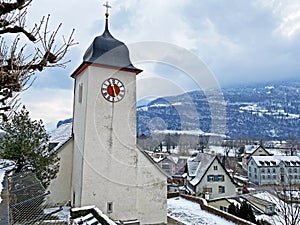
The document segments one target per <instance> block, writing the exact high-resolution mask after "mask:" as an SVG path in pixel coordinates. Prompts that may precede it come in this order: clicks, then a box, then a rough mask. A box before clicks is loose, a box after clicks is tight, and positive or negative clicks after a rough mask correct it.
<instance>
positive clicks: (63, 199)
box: [47, 139, 74, 205]
mask: <svg viewBox="0 0 300 225" xmlns="http://www.w3.org/2000/svg"><path fill="white" fill-rule="evenodd" d="M73 144H74V143H73V140H72V139H71V140H70V141H68V142H67V143H66V144H65V145H63V146H62V147H61V149H60V151H59V152H58V157H59V158H60V161H59V163H60V165H59V172H58V174H57V177H56V178H55V179H54V180H52V181H51V184H50V185H49V187H48V190H49V191H50V196H49V198H48V199H47V200H48V202H49V203H52V204H59V205H62V204H65V203H67V202H68V201H69V200H71V192H70V191H71V189H70V187H71V177H72V165H73Z"/></svg>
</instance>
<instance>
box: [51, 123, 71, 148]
mask: <svg viewBox="0 0 300 225" xmlns="http://www.w3.org/2000/svg"><path fill="white" fill-rule="evenodd" d="M71 137H72V122H70V123H64V124H61V125H60V126H59V127H58V128H56V129H55V130H53V131H52V132H51V134H50V139H49V143H58V144H57V145H56V146H55V148H54V150H57V149H59V148H60V147H61V146H62V145H63V144H64V143H66V142H67V141H68V140H69V139H70V138H71Z"/></svg>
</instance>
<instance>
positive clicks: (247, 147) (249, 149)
mask: <svg viewBox="0 0 300 225" xmlns="http://www.w3.org/2000/svg"><path fill="white" fill-rule="evenodd" d="M258 147H259V145H245V153H247V154H251V153H253V152H254V151H255V150H256V149H257V148H258Z"/></svg>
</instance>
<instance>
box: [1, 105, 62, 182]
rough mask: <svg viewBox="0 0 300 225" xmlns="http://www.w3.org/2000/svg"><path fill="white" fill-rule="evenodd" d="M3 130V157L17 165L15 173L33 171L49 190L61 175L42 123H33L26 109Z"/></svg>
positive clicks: (2, 126) (4, 124) (3, 124)
mask: <svg viewBox="0 0 300 225" xmlns="http://www.w3.org/2000/svg"><path fill="white" fill-rule="evenodd" d="M0 128H1V129H2V130H3V131H4V132H5V133H4V135H3V136H2V137H1V140H0V157H1V158H4V159H9V160H13V161H15V162H16V167H15V172H21V171H26V170H31V171H33V172H34V173H35V175H36V176H37V178H38V179H39V180H40V181H41V182H42V184H43V185H44V186H45V187H46V186H48V185H49V184H50V181H51V180H52V179H54V178H55V177H56V174H57V172H58V169H59V158H58V157H57V155H56V154H55V153H50V152H49V148H48V140H49V136H48V134H47V133H46V130H45V128H44V126H43V122H42V121H41V120H40V121H37V120H31V118H30V117H29V112H28V111H27V110H26V108H25V106H23V108H22V109H21V110H20V112H15V113H14V115H13V116H12V118H11V119H10V120H8V121H5V122H3V123H2V124H1V125H0Z"/></svg>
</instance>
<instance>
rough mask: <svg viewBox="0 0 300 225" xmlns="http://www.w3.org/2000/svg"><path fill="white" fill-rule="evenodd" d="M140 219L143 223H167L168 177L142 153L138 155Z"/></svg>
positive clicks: (138, 204)
mask: <svg viewBox="0 0 300 225" xmlns="http://www.w3.org/2000/svg"><path fill="white" fill-rule="evenodd" d="M138 167H139V169H138V185H139V189H138V193H137V194H138V201H137V209H138V219H139V221H140V223H141V224H167V178H166V176H165V175H164V174H162V173H161V171H160V170H159V169H158V168H157V167H156V166H155V165H154V164H153V163H152V162H151V161H150V160H149V159H148V158H147V157H146V156H145V155H144V154H143V153H142V152H139V157H138Z"/></svg>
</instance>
